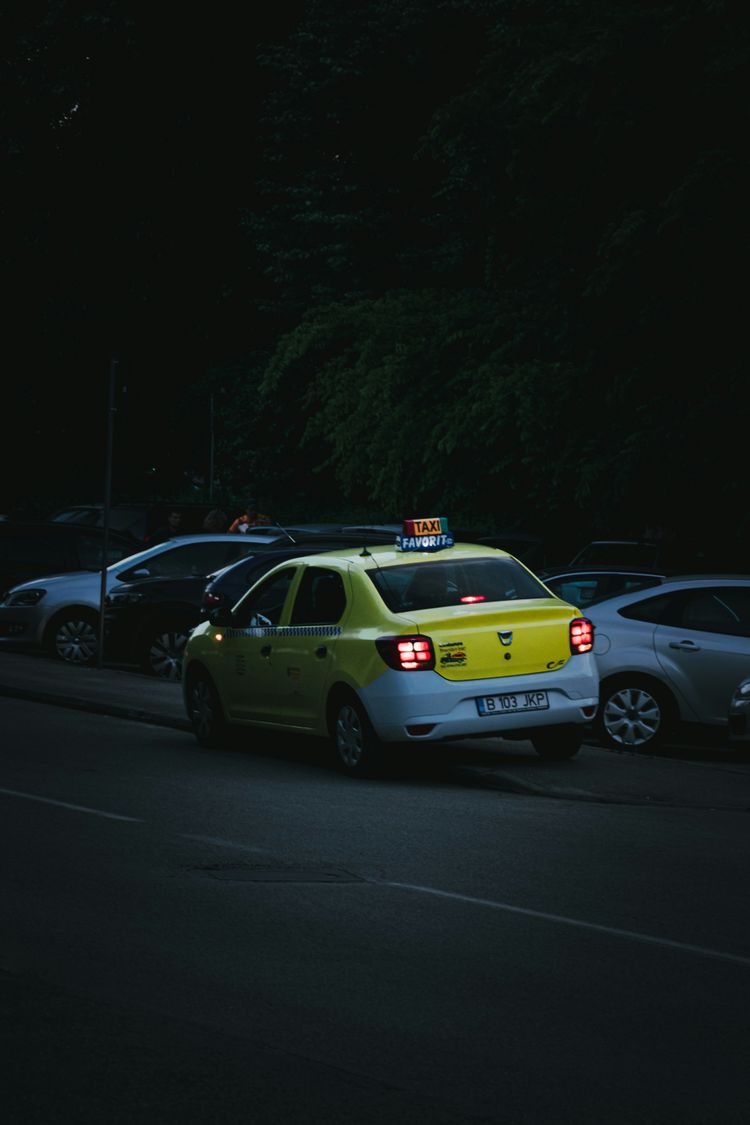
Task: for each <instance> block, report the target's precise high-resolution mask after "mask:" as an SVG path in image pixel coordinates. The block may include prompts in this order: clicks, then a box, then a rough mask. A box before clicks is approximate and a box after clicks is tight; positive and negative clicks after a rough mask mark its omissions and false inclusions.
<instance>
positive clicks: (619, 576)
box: [536, 566, 666, 610]
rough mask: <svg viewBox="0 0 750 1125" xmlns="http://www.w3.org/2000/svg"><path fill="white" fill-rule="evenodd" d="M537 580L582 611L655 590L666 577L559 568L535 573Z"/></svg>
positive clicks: (613, 569) (618, 569) (608, 569)
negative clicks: (629, 595)
mask: <svg viewBox="0 0 750 1125" xmlns="http://www.w3.org/2000/svg"><path fill="white" fill-rule="evenodd" d="M536 574H537V577H538V578H541V580H542V582H543V583H544V585H545V586H547V588H548V589H550V590H551V591H552V593H553V594H555V595H556V596H557V597H558V598H561V599H562V600H563V601H564V602H570V604H571V605H575V606H578V608H579V609H581V610H583V609H585V607H586V606H588V605H593V604H594V603H595V602H600V601H603V600H604V598H612V597H614V596H615V595H616V594H629V593H630V592H631V591H633V590H644V589H646V588H647V587H649V586H658V585H659V583H660V582H663V581H664V579H665V578H666V575H664V574H659V573H658V572H657V571H651V570H645V569H644V570H637V569H633V570H628V569H626V568H625V567H618V566H599V567H593V566H591V567H587V566H565V567H563V566H560V567H549V568H546V569H542V570H538V571H537V572H536Z"/></svg>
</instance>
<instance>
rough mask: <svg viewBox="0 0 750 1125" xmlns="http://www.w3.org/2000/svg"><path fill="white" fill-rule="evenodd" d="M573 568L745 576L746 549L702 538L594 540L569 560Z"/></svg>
mask: <svg viewBox="0 0 750 1125" xmlns="http://www.w3.org/2000/svg"><path fill="white" fill-rule="evenodd" d="M569 565H570V566H589V567H600V566H619V567H629V568H630V569H632V570H653V571H658V572H660V573H662V574H672V575H677V574H709V573H714V574H716V573H720V572H724V573H729V572H734V573H738V572H742V573H744V572H745V571H746V569H747V567H748V565H750V557H748V553H747V548H746V547H742V548H740V547H739V545H738V544H732V543H731V541H728V540H727V539H726V537H723V538H722V537H721V536H715V537H710V536H707V537H702V538H701V539H698V540H695V539H688V538H685V537H683V538H681V539H677V538H668V539H594V540H592V542H591V543H587V544H586V546H585V547H583V548H581V550H580V551H578V552H577V553H576V554H575V555H574V556H573V558H572V559H571V560H570V563H569Z"/></svg>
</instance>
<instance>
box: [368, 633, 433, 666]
mask: <svg viewBox="0 0 750 1125" xmlns="http://www.w3.org/2000/svg"><path fill="white" fill-rule="evenodd" d="M375 645H376V647H377V650H378V652H379V653H380V655H381V656H382V658H383V660H384V661H385V662H386V664H387V665H388V667H389V668H395V669H396V671H398V672H421V671H429V670H430V669H432V668H434V667H435V649H434V648H433V647H432V641H431V640H430V638H429V637H423V636H422V635H421V634H419V633H418V634H416V635H414V636H411V637H379V638H378V639H377V640H376V641H375Z"/></svg>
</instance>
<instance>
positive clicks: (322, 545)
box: [200, 525, 400, 620]
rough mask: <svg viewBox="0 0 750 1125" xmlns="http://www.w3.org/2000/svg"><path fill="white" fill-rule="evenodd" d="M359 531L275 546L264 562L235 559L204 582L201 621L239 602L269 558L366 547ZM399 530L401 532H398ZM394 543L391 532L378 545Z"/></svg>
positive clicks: (278, 559)
mask: <svg viewBox="0 0 750 1125" xmlns="http://www.w3.org/2000/svg"><path fill="white" fill-rule="evenodd" d="M361 530H362V529H361V528H360V527H355V528H352V529H351V530H350V531H348V530H347V529H346V528H345V527H340V529H339V533H338V534H337V535H331V536H330V537H329V538H328V539H326V538H321V540H320V542H317V543H316V541H315V539H314V538H311V539H306V540H305V541H304V542H300V543H295V544H291V543H289V544H288V545H287V547H282V546H281V544H280V543H279V544H277V545H276V546H275V547H274V548H273V549H272V550H269V551H267V552H264V555H263V559H262V560H261V559H258V558H249V559H238V560H237V562H235V563H231V564H230V565H229V566H225V567H224V568H223V570H220V571H218V572H217V573H216V574H212V575H211V576H210V578H209V579H208V581H207V582H206V584H205V586H204V588H203V593H202V597H201V605H200V620H205V619H206V618H208V616H209V615H210V613H211V612H212V610H214V609H219V608H220V607H222V606H227V607H230V608H231V606H233V605H234V604H235V602H238V601H239V600H240V598H241V597H242V596H243V595H244V594H246V593H247V591H248V589H249V588H250V586H251V585H252V584H253V582H256V581H257V580H258V578H260V577H261V574H263V573H265V570H263V569H261V567H262V566H263V565H264V560H265V559H266V558H269V559H270V557H271V556H272V555H276V556H278V558H277V561H278V562H282V561H284V559H285V558H289V559H292V558H298V557H299V556H300V555H303V554H314V553H317V552H318V551H322V550H337V549H339V548H342V547H356V546H362V547H363V548H364V547H366V546H367V540H368V537H367V536H365V539H364V540H361V539H360V532H361ZM399 530H400V528H399ZM378 531H379V535H380V533H381V532H382V525H381V526H380V528H379V529H378ZM384 541H387V543H391V544H392V542H393V537H392V536H391V534H390V531H388V532H386V533H383V534H382V535H380V538H379V539H378V542H379V543H383V542H384ZM369 542H370V543H371V544H372V543H373V537H372V534H370V536H369Z"/></svg>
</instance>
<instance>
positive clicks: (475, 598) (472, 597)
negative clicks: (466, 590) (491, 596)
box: [459, 594, 486, 605]
mask: <svg viewBox="0 0 750 1125" xmlns="http://www.w3.org/2000/svg"><path fill="white" fill-rule="evenodd" d="M459 601H462V602H463V603H464V605H467V604H468V605H471V604H472V603H473V602H483V601H486V598H485V596H484V594H464V596H463V597H462V598H459Z"/></svg>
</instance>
